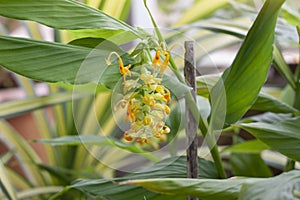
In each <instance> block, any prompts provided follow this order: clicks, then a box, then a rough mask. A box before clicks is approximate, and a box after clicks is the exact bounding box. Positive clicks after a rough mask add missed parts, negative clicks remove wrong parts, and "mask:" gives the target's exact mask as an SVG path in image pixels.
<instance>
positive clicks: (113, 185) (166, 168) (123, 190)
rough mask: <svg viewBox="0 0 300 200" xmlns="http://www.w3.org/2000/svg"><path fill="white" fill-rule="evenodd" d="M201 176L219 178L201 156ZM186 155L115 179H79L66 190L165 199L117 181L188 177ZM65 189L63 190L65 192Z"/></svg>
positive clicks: (137, 199)
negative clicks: (72, 189)
mask: <svg viewBox="0 0 300 200" xmlns="http://www.w3.org/2000/svg"><path fill="white" fill-rule="evenodd" d="M198 166H199V169H198V171H199V177H207V178H208V177H209V178H217V177H218V173H217V171H216V169H215V166H214V164H213V163H212V162H210V161H207V160H204V159H201V158H199V160H198ZM186 176H187V169H186V157H172V158H168V159H165V160H163V161H160V162H158V163H155V164H154V165H153V166H151V167H148V168H144V169H141V170H139V171H137V172H136V173H131V174H128V175H126V176H124V177H122V178H114V179H110V180H108V179H98V180H97V179H94V180H83V179H79V180H77V181H75V182H74V184H73V185H71V186H67V187H66V189H65V191H66V190H68V189H71V188H74V189H78V190H80V191H83V192H85V193H86V194H89V195H91V196H93V197H102V198H105V199H114V200H123V199H131V200H140V199H145V198H146V199H147V200H163V199H168V196H165V195H160V194H155V193H152V192H149V191H147V190H146V189H143V188H141V187H138V186H130V185H118V184H117V183H119V182H121V181H124V180H128V179H142V178H154V177H156V178H163V177H186ZM65 191H62V193H64V192H65ZM183 198H184V197H183V196H182V195H178V196H177V197H176V198H174V197H172V199H175V200H177V199H178V200H181V199H183Z"/></svg>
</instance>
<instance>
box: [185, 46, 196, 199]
mask: <svg viewBox="0 0 300 200" xmlns="http://www.w3.org/2000/svg"><path fill="white" fill-rule="evenodd" d="M184 47H185V54H184V76H185V80H186V82H187V84H188V85H189V86H190V87H192V88H193V91H192V95H193V97H194V100H195V102H196V103H197V100H196V67H195V59H194V42H193V41H186V42H185V43H184ZM185 108H186V112H185V116H186V128H185V131H186V135H187V139H188V144H189V147H188V149H187V174H188V178H198V155H197V148H198V141H197V129H198V122H197V119H195V118H194V116H193V114H192V112H191V110H190V108H189V105H188V103H187V102H186V103H185ZM188 200H198V198H195V197H188Z"/></svg>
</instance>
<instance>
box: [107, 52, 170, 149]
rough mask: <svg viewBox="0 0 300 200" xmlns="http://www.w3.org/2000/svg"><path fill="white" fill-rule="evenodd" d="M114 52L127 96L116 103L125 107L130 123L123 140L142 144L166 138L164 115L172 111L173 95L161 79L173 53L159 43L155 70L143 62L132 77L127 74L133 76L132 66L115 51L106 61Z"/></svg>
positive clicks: (168, 130) (167, 128) (166, 128)
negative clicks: (133, 76)
mask: <svg viewBox="0 0 300 200" xmlns="http://www.w3.org/2000/svg"><path fill="white" fill-rule="evenodd" d="M111 55H116V56H117V58H118V65H119V70H120V73H121V74H122V75H123V78H124V82H123V93H124V97H123V99H121V100H120V101H119V102H118V103H117V105H116V107H121V108H123V109H126V117H125V120H126V121H129V123H130V128H129V130H127V131H125V132H124V136H123V137H124V139H125V140H126V141H131V142H137V143H139V144H149V143H150V140H153V139H154V138H157V139H159V140H161V141H164V140H165V139H166V136H165V135H166V134H168V133H169V132H170V128H169V127H168V126H166V124H165V118H166V115H168V114H169V113H170V108H169V106H168V105H167V104H168V103H169V102H170V101H171V95H170V91H169V90H168V89H167V88H166V87H165V86H163V85H161V82H162V78H163V75H164V71H165V69H166V67H168V64H169V58H170V53H169V52H168V51H167V50H162V49H161V47H160V46H159V47H158V48H157V49H156V52H155V56H154V58H153V59H152V66H150V68H152V69H147V66H145V65H144V66H143V67H142V68H141V70H140V73H139V75H138V77H137V78H135V79H129V80H128V79H127V77H131V71H130V68H131V65H128V66H124V64H123V61H122V58H121V57H120V56H119V55H118V54H117V53H116V52H112V53H111V54H110V55H109V57H108V59H107V64H110V62H109V60H110V57H111ZM162 55H163V57H164V58H163V59H162Z"/></svg>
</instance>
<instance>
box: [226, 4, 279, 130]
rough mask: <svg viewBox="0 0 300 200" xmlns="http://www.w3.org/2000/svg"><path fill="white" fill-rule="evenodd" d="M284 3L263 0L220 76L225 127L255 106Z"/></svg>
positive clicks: (269, 62) (267, 67)
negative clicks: (223, 93)
mask: <svg viewBox="0 0 300 200" xmlns="http://www.w3.org/2000/svg"><path fill="white" fill-rule="evenodd" d="M283 3H284V0H278V1H276V2H273V1H271V0H267V1H266V2H265V4H264V6H263V8H262V9H261V11H260V13H259V15H258V16H257V18H256V20H255V22H254V24H253V25H252V27H251V29H250V30H249V32H248V34H247V36H246V38H245V41H244V43H243V44H242V47H241V48H240V50H239V52H238V54H237V56H236V58H235V60H234V61H233V63H232V65H231V67H230V68H228V69H227V70H226V71H225V72H224V73H223V75H222V79H223V81H224V86H225V90H226V97H223V98H226V103H227V106H226V123H227V124H231V123H234V122H236V121H237V120H239V119H240V118H241V117H242V116H243V115H244V114H245V113H246V111H247V110H248V109H250V107H251V105H252V104H253V103H254V102H255V100H256V98H257V96H258V94H259V91H260V89H261V87H262V86H263V84H264V82H265V80H266V77H267V72H268V69H269V67H270V64H271V61H272V52H273V48H272V47H273V42H274V29H275V25H276V19H277V15H278V11H279V9H280V7H281V5H282V4H283Z"/></svg>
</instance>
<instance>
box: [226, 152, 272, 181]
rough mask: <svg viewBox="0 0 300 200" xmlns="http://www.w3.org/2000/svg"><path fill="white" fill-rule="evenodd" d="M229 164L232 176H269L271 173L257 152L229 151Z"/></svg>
mask: <svg viewBox="0 0 300 200" xmlns="http://www.w3.org/2000/svg"><path fill="white" fill-rule="evenodd" d="M230 164H231V168H232V173H233V175H234V176H245V177H271V176H272V175H273V174H272V172H271V170H270V169H269V167H268V166H267V165H266V163H265V162H264V160H263V159H262V158H261V156H260V155H259V154H254V153H231V154H230Z"/></svg>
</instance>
